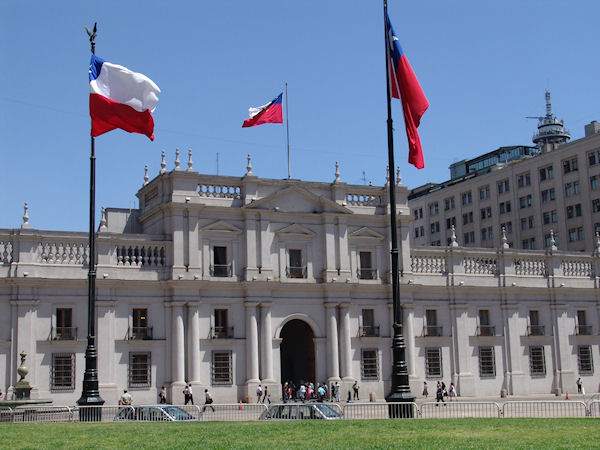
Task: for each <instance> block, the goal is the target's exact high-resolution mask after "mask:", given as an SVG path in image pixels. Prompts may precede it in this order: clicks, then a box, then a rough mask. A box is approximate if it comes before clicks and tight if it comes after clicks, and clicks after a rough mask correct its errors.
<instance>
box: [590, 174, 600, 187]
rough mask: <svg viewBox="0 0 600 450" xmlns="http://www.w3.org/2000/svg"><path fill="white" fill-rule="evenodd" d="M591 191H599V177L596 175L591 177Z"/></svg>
mask: <svg viewBox="0 0 600 450" xmlns="http://www.w3.org/2000/svg"><path fill="white" fill-rule="evenodd" d="M590 189H591V190H592V191H595V190H596V189H598V175H594V176H591V177H590Z"/></svg>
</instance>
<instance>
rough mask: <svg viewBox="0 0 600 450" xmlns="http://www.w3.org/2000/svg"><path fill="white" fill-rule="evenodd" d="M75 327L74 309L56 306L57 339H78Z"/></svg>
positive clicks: (55, 336)
mask: <svg viewBox="0 0 600 450" xmlns="http://www.w3.org/2000/svg"><path fill="white" fill-rule="evenodd" d="M75 334H76V333H75V329H74V328H73V309H72V308H56V333H55V334H54V339H56V340H70V339H76V338H77V336H75Z"/></svg>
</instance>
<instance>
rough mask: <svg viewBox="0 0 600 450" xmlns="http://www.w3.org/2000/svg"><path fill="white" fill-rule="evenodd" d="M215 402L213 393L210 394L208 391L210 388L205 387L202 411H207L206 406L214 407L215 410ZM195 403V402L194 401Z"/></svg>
mask: <svg viewBox="0 0 600 450" xmlns="http://www.w3.org/2000/svg"><path fill="white" fill-rule="evenodd" d="M212 402H213V398H212V395H210V392H208V389H204V406H203V407H202V412H204V411H206V408H210V409H212V412H215V408H214V406H213V405H212ZM192 405H193V403H192Z"/></svg>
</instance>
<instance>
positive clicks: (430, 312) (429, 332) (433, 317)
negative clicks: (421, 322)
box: [423, 309, 442, 336]
mask: <svg viewBox="0 0 600 450" xmlns="http://www.w3.org/2000/svg"><path fill="white" fill-rule="evenodd" d="M425 324H426V326H425V330H424V333H423V335H424V336H441V335H442V327H440V326H438V323H437V310H435V309H427V310H425Z"/></svg>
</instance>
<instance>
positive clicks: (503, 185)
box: [498, 180, 510, 194]
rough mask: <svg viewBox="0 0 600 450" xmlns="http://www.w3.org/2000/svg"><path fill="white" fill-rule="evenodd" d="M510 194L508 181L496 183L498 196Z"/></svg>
mask: <svg viewBox="0 0 600 450" xmlns="http://www.w3.org/2000/svg"><path fill="white" fill-rule="evenodd" d="M506 192H510V183H509V182H508V180H502V181H499V182H498V194H504V193H506Z"/></svg>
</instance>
